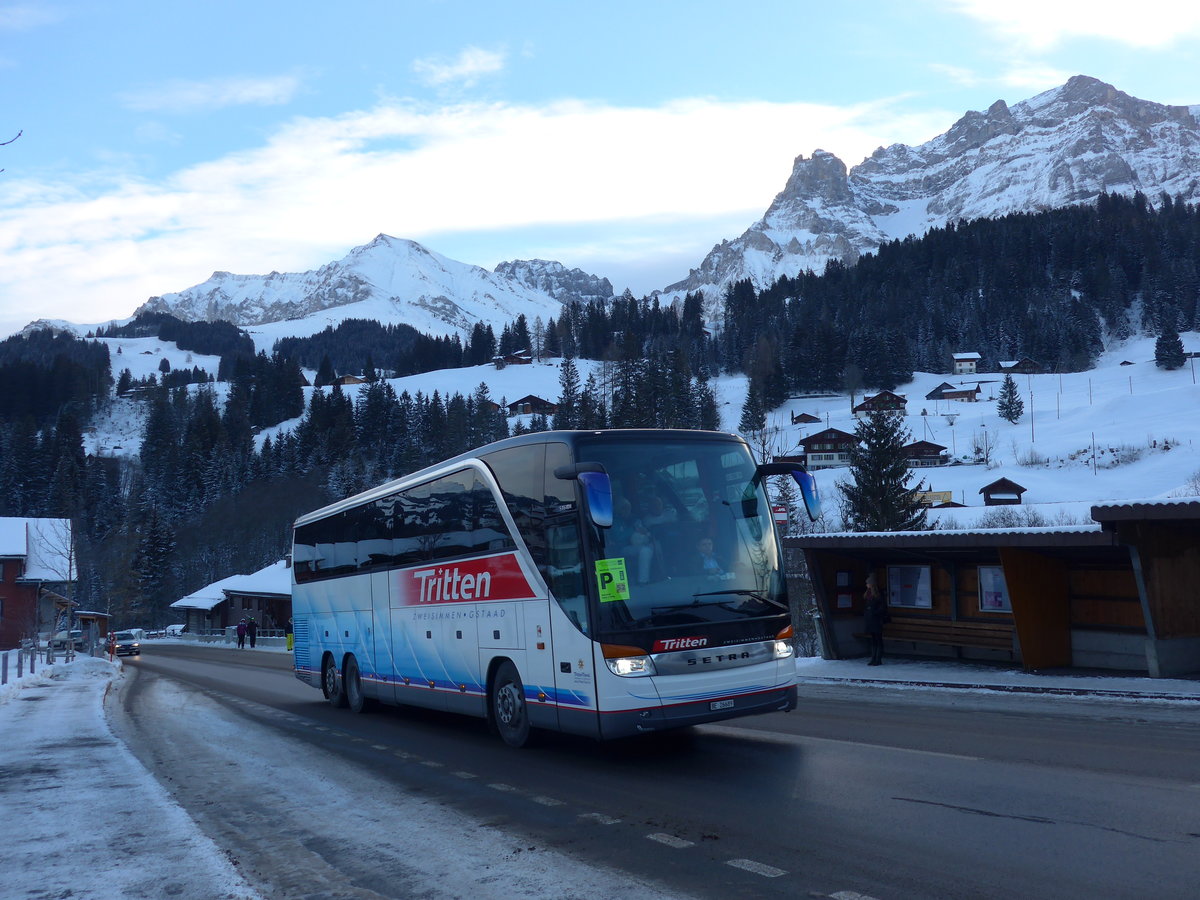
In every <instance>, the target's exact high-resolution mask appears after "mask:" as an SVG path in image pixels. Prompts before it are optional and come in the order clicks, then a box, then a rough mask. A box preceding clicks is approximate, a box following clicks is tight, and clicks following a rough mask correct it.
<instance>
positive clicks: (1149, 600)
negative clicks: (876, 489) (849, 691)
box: [784, 499, 1200, 678]
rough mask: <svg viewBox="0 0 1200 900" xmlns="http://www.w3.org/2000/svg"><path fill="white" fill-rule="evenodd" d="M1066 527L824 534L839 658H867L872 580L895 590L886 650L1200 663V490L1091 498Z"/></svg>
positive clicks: (1169, 665) (824, 577)
mask: <svg viewBox="0 0 1200 900" xmlns="http://www.w3.org/2000/svg"><path fill="white" fill-rule="evenodd" d="M1091 516H1092V519H1093V520H1094V521H1093V523H1091V524H1087V525H1072V526H1063V527H1060V528H1011V529H1008V528H1006V529H989V530H986V531H919V532H918V531H909V532H892V533H886V534H885V533H873V534H852V533H848V532H847V533H839V534H817V535H804V536H799V537H791V538H785V539H784V545H785V547H788V548H791V549H798V550H801V551H802V552H803V553H804V557H805V561H806V563H807V567H808V572H809V576H810V578H811V580H812V585H813V592H814V599H815V601H816V605H817V611H818V612H819V613H820V618H819V619H818V620H817V621H818V633H819V637H820V641H821V652H822V655H823V656H825V658H827V659H849V658H854V657H864V656H866V655H867V653H868V642H867V639H866V636H865V635H864V634H862V631H863V627H862V624H863V596H862V595H863V586H864V583H865V580H866V577H867V575H869V574H874V575H875V576H876V578H877V580H878V582H879V585H880V587H881V588H882V590H883V592H884V595H885V596H886V597H887V600H888V608H889V612H890V613H891V618H892V620H891V622H889V623H888V624H886V625H884V632H883V634H884V641H885V642H886V643H887V647H888V652H889V653H893V654H899V655H913V656H926V657H957V658H966V659H978V660H990V661H994V662H1011V663H1016V664H1018V665H1021V666H1023V667H1024V668H1025V669H1028V670H1038V669H1043V668H1065V667H1074V668H1081V669H1108V670H1113V671H1126V672H1128V671H1132V672H1143V673H1145V674H1147V675H1149V676H1151V677H1154V678H1178V677H1187V676H1194V675H1196V674H1197V673H1200V594H1197V592H1196V591H1195V589H1194V586H1195V585H1196V584H1197V583H1200V556H1197V554H1196V553H1194V552H1191V551H1193V550H1194V549H1195V547H1197V546H1200V500H1195V499H1191V500H1177V501H1153V502H1141V503H1111V504H1100V505H1097V506H1093V507H1092V509H1091Z"/></svg>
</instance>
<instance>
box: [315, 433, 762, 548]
mask: <svg viewBox="0 0 1200 900" xmlns="http://www.w3.org/2000/svg"><path fill="white" fill-rule="evenodd" d="M589 438H615V439H616V440H621V439H627V440H647V439H649V440H663V441H668V440H671V441H678V440H709V441H711V440H714V439H717V440H724V441H731V442H737V443H741V444H744V443H745V439H744V438H742V437H741V436H740V435H737V434H732V433H730V432H727V431H699V430H696V429H690V428H610V429H605V430H593V431H535V432H531V433H529V434H519V435H516V436H515V437H509V438H504V439H503V440H499V441H493V442H492V443H490V444H484V445H483V446H482V447H476V448H475V449H474V450H468V451H467V452H465V453H460V454H458V455H457V456H451V457H449V458H448V459H444V460H442V461H441V462H438V463H434V464H433V465H430V466H426V467H425V468H423V469H418V470H417V471H415V472H412V473H411V474H409V475H403V476H401V477H400V478H395V479H392V480H391V481H387V482H384V483H383V484H380V485H376V486H375V487H373V488H368V489H367V490H365V491H362V492H361V493H358V494H354V495H352V496H349V497H345V498H343V499H341V500H336V501H334V502H333V503H330V504H329V505H328V506H323V507H321V508H320V509H315V510H313V511H312V512H309V513H305V514H304V515H302V516H300V517H299V518H297V519H296V521H295V522H294V523H293V527H296V526H299V525H305V524H307V523H309V522H315V521H317V520H319V519H323V518H325V517H326V516H331V515H334V514H335V513H339V512H343V511H345V510H347V509H353V508H354V507H356V506H361V505H362V504H364V503H370V502H371V501H373V500H378V499H379V498H380V497H386V496H388V495H389V494H391V493H394V492H395V491H398V490H400V489H401V488H403V487H405V486H407V485H411V484H419V483H420V482H422V481H424V480H425V479H427V478H428V477H429V476H431V475H433V474H434V473H436V472H440V471H442V470H445V469H446V468H448V467H451V466H454V465H456V464H458V463H464V462H467V461H468V460H472V459H477V458H478V457H479V456H481V455H483V454H486V453H493V452H495V451H497V450H506V449H508V448H509V447H523V446H527V445H533V444H549V443H562V444H570V445H571V446H572V447H574V446H575V445H576V444H578V443H579V442H580V441H581V440H587V439H589Z"/></svg>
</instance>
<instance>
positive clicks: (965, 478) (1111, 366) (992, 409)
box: [86, 332, 1200, 528]
mask: <svg viewBox="0 0 1200 900" xmlns="http://www.w3.org/2000/svg"><path fill="white" fill-rule="evenodd" d="M1183 341H1184V346H1185V349H1186V350H1188V351H1189V352H1200V333H1195V332H1190V333H1185V334H1184V335H1183ZM111 343H112V344H115V345H119V346H120V347H121V350H122V352H121V354H120V355H114V357H113V358H114V361H115V362H116V365H117V366H121V365H122V363H123V362H126V363H127V362H135V361H136V362H138V365H139V367H131V371H133V374H134V375H135V377H136V376H141V375H145V374H149V373H150V372H151V371H157V363H158V360H159V359H161V358H163V357H164V356H166V357H167V358H168V359H169V360H170V361H171V364H172V366H173V367H176V366H182V365H184V364H187V365H189V366H190V365H199V366H201V367H205V368H209V367H211V368H210V369H209V370H210V371H215V370H216V363H217V360H216V359H215V358H211V357H197V356H192V357H191V362H187V358H188V354H186V353H184V352H181V351H179V350H177V349H175V348H174V346H173V345H164V344H161V342H158V341H154V340H152V339H148V338H139V339H136V340H132V339H121V340H119V341H118V340H114V341H112V342H111ZM113 352H114V354H115V350H114V351H113ZM1195 362H1196V360H1194V359H1191V360H1189V361H1188V365H1187V366H1185V367H1184V368H1182V369H1177V370H1175V371H1173V372H1167V371H1164V370H1162V369H1159V368H1158V367H1156V366H1155V364H1154V339H1153V338H1143V339H1138V340H1135V341H1132V342H1130V343H1127V344H1125V345H1123V346H1120V347H1117V348H1114V349H1111V350H1109V351H1108V352H1106V353H1105V354H1104V355H1103V356H1102V358H1101V360H1100V362H1099V364H1098V366H1097V367H1096V368H1095V369H1093V370H1091V371H1089V372H1078V373H1071V374H1064V375H1031V376H1027V375H1018V376H1015V377H1016V381H1017V386H1018V389H1019V391H1020V394H1021V399H1022V401H1023V402H1024V404H1025V414H1024V416H1022V418H1021V419H1020V420H1019V421H1018V422H1017V423H1016V424H1015V425H1014V424H1009V423H1008V422H1006V421H1004V420H1003V419H1001V418H1000V417H999V416H998V415H997V413H996V403H995V401H994V400H988V399H984V400H982V401H981V402H978V403H962V402H953V401H945V400H937V401H934V400H925V399H924V397H925V395H926V394H928V393H930V392H931V391H932V390H933V389H934V388H935V387H937V386H938V385H940V384H941V383H942V382H943V381H950V382H952V383H957V382H960V381H962V382H963V383H964V384H967V385H970V386H974V385H975V384H976V383H978V384H980V385H981V386H982V393H981V396H982V397H984V398H989V397H996V396H997V394H998V391H999V388H1000V384H1001V381H1002V380H1003V376H1002V375H998V374H995V373H984V374H980V375H978V376H973V377H970V378H967V377H965V376H961V377H960V376H948V375H945V374H931V373H918V374H917V375H916V377H915V378H914V379H913V381H912V382H910V383H909V384H906V385H902V386H901V387H899V388H898V389H897V393H900V394H904V395H906V397H907V398H908V410H907V411H908V415H907V417H906V419H905V423H906V425H907V427H908V429H909V431H910V432H911V435H912V439H913V440H922V439H924V440H929V441H933V442H934V443H938V444H941V445H943V446H944V447H946V448H948V449H949V450H950V451H951V453H952V455H953V457H954V458H955V459H956V460H957V461H958V462H959V463H962V464H960V465H952V466H943V467H936V468H930V469H922V470H919V471H918V472H917V478H920V479H924V480H925V482H926V488H927V489H928V490H936V491H950V492H951V493H952V495H953V499H954V500H955V501H956V502H960V503H965V504H966V506H967V508H965V509H947V510H937V511H934V512H932V513H931V519H932V520H934V521H940V522H941V523H943V525H947V526H950V527H970V526H972V525H974V524H976V523H978V522H979V520H980V518H981V517H982V516H983V515H984V514H985V513H986V511H987V510H989V509H994V508H992V507H988V508H985V507H984V506H983V505H982V503H983V501H982V497H981V496H980V493H979V489H980V488H981V487H983V486H984V485H986V484H988V483H990V482H992V481H995V480H996V479H997V478H1001V477H1006V478H1009V479H1011V480H1013V481H1015V482H1017V483H1018V484H1020V485H1022V486H1024V487H1025V488H1027V489H1028V490H1027V492H1026V493H1025V495H1024V498H1023V499H1024V504H1023V506H1022V507H1020V509H1019V510H1018V512H1020V513H1024V511H1026V510H1029V511H1033V512H1036V513H1037V514H1038V515H1040V516H1041V517H1042V519H1043V520H1044V521H1046V522H1047V523H1059V524H1061V523H1069V522H1073V521H1074V522H1087V521H1088V516H1087V513H1088V508H1089V507H1090V506H1091V504H1092V503H1094V502H1097V501H1101V500H1131V499H1161V498H1166V497H1175V496H1185V495H1186V496H1192V495H1197V494H1200V416H1196V415H1194V410H1195V409H1196V408H1197V406H1198V405H1200V385H1197V382H1196V374H1195V371H1194V364H1195ZM1126 363H1128V364H1126ZM577 367H578V369H579V373H580V378H581V380H582V381H586V379H587V377H588V375H589V373H592V372H595V373H596V376H597V379H598V380H600V377H601V373H600V364H599V363H595V362H591V361H589V360H578V361H577ZM309 374H310V375H311V374H312V373H309ZM481 383H482V384H486V385H487V386H488V390H489V392H490V394H491V396H492V398H493V399H495V400H497V401H500V400H501V399H505V400H507V401H508V402H512V401H514V400H517V399H519V398H521V397H524V396H525V395H527V394H533V395H536V396H539V397H542V398H544V399H547V400H551V401H553V400H557V398H558V395H559V368H558V361H557V360H548V361H546V362H543V363H536V364H534V365H530V366H508V367H506V368H504V369H496V368H495V367H494V366H490V365H488V366H475V367H471V368H465V369H446V370H442V371H438V372H427V373H425V374H422V375H413V376H410V377H407V378H397V379H393V380H392V381H391V384H392V386H393V387H394V388H395V390H396V392H397V393H400V392H402V391H408V392H409V393H410V394H415V393H416V392H417V391H423V392H424V393H425V394H432V393H433V391H434V390H437V391H440V392H441V393H442V394H443V396H445V395H447V394H454V393H456V392H457V393H461V394H463V395H464V396H467V395H469V394H471V393H472V392H473V391H474V390H475V389H476V387H478V386H479V385H480V384H481ZM712 385H713V388H714V390H715V392H716V396H717V402H718V406H719V409H720V413H721V424H722V427H723V428H724V429H726V430H730V431H732V430H735V429H736V427H737V423H738V421H739V420H740V418H741V413H742V404H743V401H744V400H745V396H746V379H745V377H743V376H731V375H723V376H720V377H719V378H716V379H714V380H713V382H712ZM194 389H195V388H193V390H194ZM216 390H217V393H218V396H219V397H223V396H224V394H225V385H222V384H218V385H216ZM305 390H306V395H307V394H311V392H312V390H313V388H306V389H305ZM343 390H344V391H345V392H346V393H347V394H348V395H349V396H351V397H353V396H354V395H355V394H356V392H357V391H358V388H357V387H355V386H348V387H345V388H343ZM856 399H858V400H861V399H862V395H861V394H860V395H859V396H858V397H857V398H856ZM850 406H851V402H850V398H849V396H846V395H842V396H834V397H823V398H808V399H793V400H789V401H788V402H787V403H786V404H785V405H784V406H783V407H781V408H780V409H778V410H776V411H774V412H773V413H771V414H770V416H769V428H770V429H772V436H771V443H772V452H775V453H787V452H789V451H793V450H794V449H795V448H796V446H797V444H798V442H799V441H800V439H801V438H803V437H805V436H807V435H809V434H812V433H814V432H816V431H820V430H822V429H824V428H826V427H833V428H839V429H841V430H843V431H848V432H853V431H854V428H855V424H856V422H855V419H854V417H853V416H852V415H851V413H850ZM142 410H143V404H141V403H140V402H138V401H133V400H123V401H118V402H117V403H115V404H114V405H113V407H112V408H111V409H110V410H109V411H108V412H107V413H105V414H103V415H101V416H100V417H99V418H98V419H97V421H96V423H95V424H96V429H95V431H94V432H91V433H89V434H88V435H87V438H86V441H87V451H88V452H99V453H101V454H102V455H136V454H137V453H138V451H139V448H140V429H141V424H142V416H143V411H142ZM802 412H805V413H809V414H811V415H814V416H818V417H819V418H820V419H821V422H820V423H818V424H812V425H792V424H790V423H791V415H792V414H793V413H802ZM950 413H953V414H956V417H955V421H954V424H953V426H951V425H950V424H949V420H948V418H947V414H950ZM528 418H529V417H525V419H524V420H523V421H525V423H526V424H527V423H528ZM297 421H298V420H293V421H289V422H285V423H282V424H280V425H278V426H275V427H274V428H271V429H267V430H266V431H264V432H263V433H262V434H260V435H259V441H260V443H261V441H262V440H263V439H264V438H265V437H266V436H267V435H275V434H278V433H279V432H281V431H284V430H289V429H291V428H294V427H295V425H296V424H297ZM513 421H515V420H513ZM985 434H986V435H989V436H990V438H989V443H990V444H991V445H992V451H991V454H990V457H991V465H990V466H984V465H980V464H974V463H973V462H971V460H973V458H974V453H973V445H974V444H975V443H976V442H977V441H978V440H980V439H981V438H982V437H983V436H984V435H985ZM1093 440H1094V448H1095V456H1094V457H1093ZM847 474H848V473H847V470H846V469H821V470H818V472H817V477H818V481H819V484H820V486H821V489H822V491H823V493H824V496H825V498H826V508H827V510H828V511H829V512H830V513H832V514H833V515H830V516H829V518H828V520H827V522H826V523H825V524H826V526H827V527H831V528H832V527H836V525H837V522H836V498H837V489H836V484H837V482H838V481H840V480H844V479H845V478H846V477H847ZM915 481H916V479H914V486H915Z"/></svg>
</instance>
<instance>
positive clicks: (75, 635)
mask: <svg viewBox="0 0 1200 900" xmlns="http://www.w3.org/2000/svg"><path fill="white" fill-rule="evenodd" d="M67 647H74V648H75V649H76V650H83V649H84V639H83V631H81V630H80V629H78V628H76V629H74V630H72V631H71V632H70V633H68V632H65V631H60V632H59V633H58V634H56V635H55V636H54V637H53V639H52V640H51V641H50V648H51V649H52V650H66V649H67Z"/></svg>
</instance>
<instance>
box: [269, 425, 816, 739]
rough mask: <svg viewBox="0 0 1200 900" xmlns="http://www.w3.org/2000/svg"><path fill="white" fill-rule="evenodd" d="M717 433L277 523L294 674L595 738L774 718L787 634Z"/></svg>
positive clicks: (498, 449)
mask: <svg viewBox="0 0 1200 900" xmlns="http://www.w3.org/2000/svg"><path fill="white" fill-rule="evenodd" d="M772 475H791V476H793V477H794V478H795V479H796V481H797V482H798V484H799V486H800V491H801V496H802V497H803V499H804V502H805V509H806V511H807V512H808V514H809V516H811V517H814V518H815V517H816V515H818V514H819V503H820V501H819V498H818V496H817V491H816V485H815V482H814V481H813V479H812V478H811V476H810V475H809V474H808V473H807V472H806V471H805V470H804V469H803V468H802V467H801V466H799V465H796V464H794V463H771V464H765V465H757V466H756V465H755V463H754V460H753V457H752V456H751V453H750V448H749V446H747V444H746V442H745V441H744V440H742V439H741V438H740V437H738V436H736V435H731V434H721V433H716V432H703V431H675V430H640V429H639V430H610V431H550V432H541V433H536V434H527V435H521V436H518V437H514V438H509V439H506V440H502V441H498V442H496V443H493V444H489V445H487V446H485V447H481V448H480V449H478V450H474V451H471V452H469V453H464V454H462V455H459V456H456V457H454V458H453V459H449V460H447V461H445V462H443V463H439V464H437V465H435V466H431V467H429V468H426V469H423V470H421V471H419V472H416V473H414V474H412V475H409V476H407V477H404V478H400V479H398V480H395V481H392V482H389V483H387V484H384V485H381V486H380V487H377V488H374V489H372V490H368V491H365V492H364V493H361V494H358V495H356V496H353V497H350V498H348V499H345V500H342V501H340V502H337V503H334V504H332V505H330V506H326V507H325V508H323V509H319V510H317V511H315V512H312V513H309V514H308V515H305V516H302V517H300V518H299V519H297V520H296V523H295V529H294V536H293V549H292V560H293V565H292V571H293V573H294V575H293V577H294V585H293V588H292V604H293V617H294V633H295V671H296V677H298V678H299V679H300V680H302V681H304V682H306V683H308V684H310V685H312V686H313V687H317V688H320V689H321V691H322V692H323V693H324V695H325V698H326V699H327V700H328V701H329V702H330V703H332V704H333V705H334V706H337V707H349V708H350V709H351V710H353V711H355V712H360V711H361V710H362V709H363V708H364V705H366V704H368V703H369V702H371V701H378V702H382V703H385V704H397V705H413V706H422V707H430V708H434V709H439V710H447V711H451V712H458V713H466V714H469V715H474V716H480V717H486V718H487V719H488V721H489V723H490V724H491V725H492V727H493V729H494V730H495V731H497V732H498V733H499V735H500V736H501V738H502V739H503V740H504V741H505V742H506V743H508V744H510V745H512V746H516V747H519V746H522V745H523V744H524V743H525V742H526V740H527V739H528V736H529V733H530V729H531V728H543V729H551V730H559V731H564V732H571V733H574V734H581V735H587V736H590V737H593V738H597V739H609V738H617V737H623V736H627V735H634V734H639V733H646V732H655V731H660V730H663V729H669V728H675V727H681V726H687V725H693V724H697V723H702V722H712V721H717V720H721V719H728V718H733V717H737V716H745V715H751V714H754V713H765V712H771V711H775V710H790V709H792V708H794V707H795V705H796V685H795V662H794V660H793V658H792V646H791V642H790V640H789V639H790V638H791V636H792V625H791V619H790V615H789V611H788V602H787V593H786V587H785V582H784V575H783V571H782V568H781V563H782V554H781V552H780V543H779V538H778V535H777V533H776V530H775V523H774V519H773V516H772V510H771V506H770V503H769V501H768V497H767V493H766V486H765V484H764V479H765V478H766V477H767V476H772Z"/></svg>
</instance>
